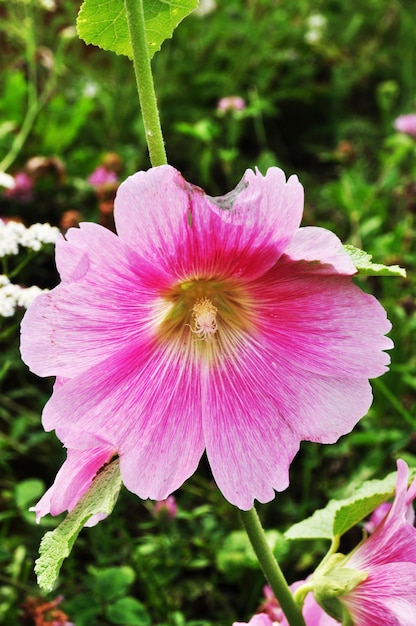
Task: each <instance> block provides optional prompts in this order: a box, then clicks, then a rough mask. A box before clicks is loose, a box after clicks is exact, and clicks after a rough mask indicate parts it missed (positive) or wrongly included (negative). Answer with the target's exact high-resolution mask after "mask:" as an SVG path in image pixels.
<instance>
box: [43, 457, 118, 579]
mask: <svg viewBox="0 0 416 626" xmlns="http://www.w3.org/2000/svg"><path fill="white" fill-rule="evenodd" d="M120 487H121V477H120V470H119V460H118V459H116V460H115V461H113V462H112V463H110V464H109V465H107V466H106V467H105V468H104V469H103V470H102V471H101V472H100V473H99V474H98V475H97V477H96V478H95V479H94V481H93V482H92V485H91V487H90V488H89V489H88V491H87V492H86V493H85V494H84V496H83V497H82V498H81V500H80V501H79V502H78V504H77V505H76V507H75V508H74V509H73V510H72V511H71V513H69V515H67V517H66V518H65V519H64V521H63V522H62V523H61V524H59V526H58V527H57V528H55V530H53V531H52V532H48V533H46V535H45V536H44V537H43V539H42V541H41V544H40V548H39V554H40V556H39V558H38V559H37V561H36V566H35V572H36V574H37V577H38V585H39V587H41V588H42V589H44V590H45V591H52V589H53V586H54V584H55V582H56V580H57V578H58V575H59V571H60V569H61V565H62V563H63V561H64V559H65V558H66V557H67V556H69V555H70V554H71V550H72V546H73V545H74V542H75V540H76V538H77V537H78V535H79V533H80V532H81V530H82V528H83V526H84V525H85V523H86V522H87V521H88V520H89V519H90V517H92V516H93V515H97V514H98V513H104V514H106V515H110V513H111V511H112V510H113V508H114V505H115V503H116V500H117V496H118V493H119V491H120Z"/></svg>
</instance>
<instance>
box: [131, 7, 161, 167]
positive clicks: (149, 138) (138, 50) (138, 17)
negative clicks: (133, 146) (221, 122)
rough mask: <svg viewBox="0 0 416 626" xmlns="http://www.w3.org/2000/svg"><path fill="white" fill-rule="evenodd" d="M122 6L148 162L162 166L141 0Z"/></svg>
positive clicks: (159, 127) (157, 112) (157, 111)
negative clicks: (130, 48) (123, 7)
mask: <svg viewBox="0 0 416 626" xmlns="http://www.w3.org/2000/svg"><path fill="white" fill-rule="evenodd" d="M124 6H125V9H126V16H127V24H128V27H129V35H130V42H131V47H132V50H133V67H134V73H135V76H136V84H137V91H138V94H139V102H140V108H141V111H142V116H143V124H144V131H145V135H146V142H147V147H148V149H149V155H150V162H151V164H152V166H153V167H156V166H157V165H165V164H166V163H167V158H166V151H165V144H164V141H163V135H162V128H161V125H160V118H159V110H158V107H157V100H156V93H155V87H154V82H153V74H152V68H151V64H150V57H149V51H148V47H147V40H146V30H145V20H144V10H143V0H124Z"/></svg>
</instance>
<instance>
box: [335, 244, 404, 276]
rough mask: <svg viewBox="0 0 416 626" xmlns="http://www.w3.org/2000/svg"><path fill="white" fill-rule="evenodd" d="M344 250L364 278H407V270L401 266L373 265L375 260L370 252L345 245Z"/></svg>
mask: <svg viewBox="0 0 416 626" xmlns="http://www.w3.org/2000/svg"><path fill="white" fill-rule="evenodd" d="M344 250H345V251H346V252H348V254H349V255H350V257H351V260H352V262H353V263H354V265H355V267H356V268H357V271H358V273H359V274H364V276H402V277H403V278H404V277H405V276H406V270H405V269H404V268H403V267H400V266H399V265H382V264H381V263H373V262H372V261H371V259H372V258H373V257H372V255H371V254H368V252H364V250H360V249H359V248H355V247H354V246H350V245H345V246H344Z"/></svg>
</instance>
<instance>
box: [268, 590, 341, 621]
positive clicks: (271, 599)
mask: <svg viewBox="0 0 416 626" xmlns="http://www.w3.org/2000/svg"><path fill="white" fill-rule="evenodd" d="M305 582H306V581H304V580H299V581H297V582H295V583H293V584H292V585H290V589H291V591H292V592H294V591H296V589H298V588H299V587H301V586H302V585H304V584H305ZM263 592H264V596H265V601H264V602H263V604H262V605H261V606H260V608H259V611H262V612H263V613H265V614H266V615H268V617H269V619H270V621H271V622H272V623H273V624H279V626H289V622H288V621H287V619H286V617H285V616H284V614H283V611H282V609H281V608H280V604H279V602H278V601H277V599H276V597H275V595H274V593H273V591H272V589H271V587H269V585H266V586H265V587H264V588H263ZM302 615H303V619H304V620H305V623H306V626H336V625H337V624H339V623H340V622H337V621H336V620H335V619H333V618H332V617H330V616H329V615H328V613H325V611H324V610H323V608H322V607H320V606H319V604H318V603H317V602H316V600H315V598H314V597H313V594H312V593H311V592H309V593H308V594H307V595H306V598H305V602H304V604H303V607H302Z"/></svg>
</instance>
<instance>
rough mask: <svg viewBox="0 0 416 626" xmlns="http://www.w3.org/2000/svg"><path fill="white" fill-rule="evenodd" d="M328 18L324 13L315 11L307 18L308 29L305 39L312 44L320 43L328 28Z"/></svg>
mask: <svg viewBox="0 0 416 626" xmlns="http://www.w3.org/2000/svg"><path fill="white" fill-rule="evenodd" d="M326 24H327V19H326V17H325V16H324V15H320V14H319V13H313V14H312V15H310V16H309V17H308V19H307V20H306V26H307V29H308V30H307V31H306V33H305V40H306V41H307V42H308V43H310V44H312V45H313V44H315V43H319V42H320V41H321V39H322V35H323V33H324V30H325V28H326Z"/></svg>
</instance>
